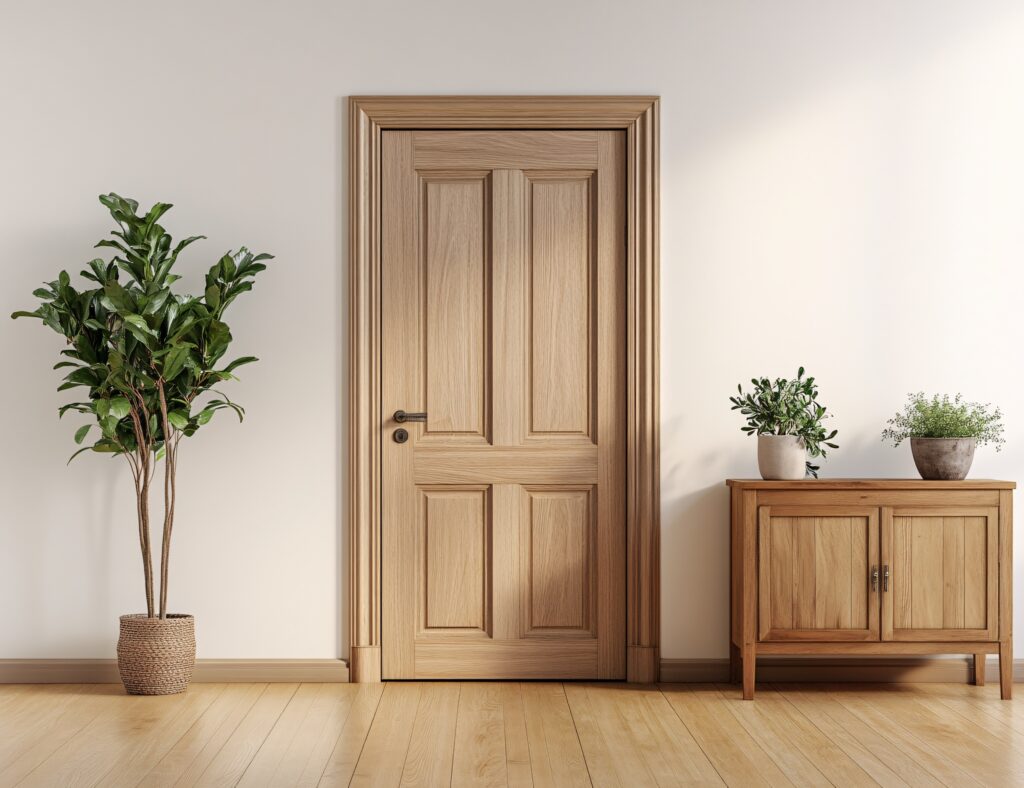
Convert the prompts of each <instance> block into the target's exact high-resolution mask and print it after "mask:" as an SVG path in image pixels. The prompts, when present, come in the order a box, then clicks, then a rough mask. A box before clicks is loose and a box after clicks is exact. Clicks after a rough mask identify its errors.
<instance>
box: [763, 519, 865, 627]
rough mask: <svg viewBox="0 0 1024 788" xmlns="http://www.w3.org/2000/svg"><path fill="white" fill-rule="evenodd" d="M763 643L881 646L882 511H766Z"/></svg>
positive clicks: (764, 520)
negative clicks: (877, 575) (877, 577)
mask: <svg viewBox="0 0 1024 788" xmlns="http://www.w3.org/2000/svg"><path fill="white" fill-rule="evenodd" d="M757 539H758V551H759V561H758V564H759V568H758V575H759V577H758V586H759V588H758V599H759V604H760V610H759V611H758V614H759V615H758V617H759V619H760V623H759V628H758V629H759V638H760V639H761V640H807V641H835V640H840V641H851V640H858V641H868V640H878V639H879V621H878V616H879V604H880V600H879V596H878V586H877V584H876V583H873V581H872V575H873V571H874V570H875V569H877V568H878V510H877V509H875V508H873V507H872V508H868V507H863V508H861V507H828V506H817V507H811V506H786V507H783V506H762V507H760V509H759V510H758V535H757Z"/></svg>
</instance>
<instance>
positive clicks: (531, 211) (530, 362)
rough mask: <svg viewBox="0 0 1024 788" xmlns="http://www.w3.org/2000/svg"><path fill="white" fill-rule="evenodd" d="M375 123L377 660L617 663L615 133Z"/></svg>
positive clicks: (581, 670)
mask: <svg viewBox="0 0 1024 788" xmlns="http://www.w3.org/2000/svg"><path fill="white" fill-rule="evenodd" d="M382 136H383V141H382V167H383V172H382V184H383V185H382V195H381V200H382V203H381V217H382V218H381V221H382V226H381V239H382V240H381V261H382V293H381V305H382V326H381V338H382V339H381V341H382V348H381V351H382V353H381V355H382V373H381V399H382V412H383V413H384V414H385V416H384V418H385V423H384V424H382V425H381V427H382V429H383V430H384V435H383V451H382V457H383V469H382V478H383V484H382V491H383V500H382V502H381V503H382V510H381V511H382V535H381V539H382V542H381V555H382V575H383V576H382V585H381V627H382V635H383V637H382V663H383V664H382V675H383V677H384V678H386V679H401V678H599V679H605V678H606V679H621V678H624V677H625V671H626V654H625V624H626V621H625V602H626V584H625V570H626V566H625V555H626V553H625V531H626V525H625V523H626V520H625V499H626V489H625V486H626V473H625V470H626V469H625V421H626V420H625V407H626V397H625V387H626V372H625V347H626V336H625V305H626V274H625V270H626V267H625V240H624V232H625V158H624V157H625V138H624V137H625V135H624V133H623V132H620V131H559V132H554V131H486V132H481V131H385V132H383V135H382ZM399 410H402V411H406V412H409V413H425V414H426V416H425V421H406V422H404V423H401V424H400V423H398V422H396V421H395V420H394V419H393V417H392V414H393V413H394V412H396V411H399ZM399 429H404V430H406V431H407V433H408V440H407V441H406V442H403V443H399V442H397V441H396V440H395V437H396V431H397V430H399Z"/></svg>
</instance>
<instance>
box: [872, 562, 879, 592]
mask: <svg viewBox="0 0 1024 788" xmlns="http://www.w3.org/2000/svg"><path fill="white" fill-rule="evenodd" d="M876 591H878V567H877V566H872V567H871V592H872V593H875V592H876Z"/></svg>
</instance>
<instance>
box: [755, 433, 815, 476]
mask: <svg viewBox="0 0 1024 788" xmlns="http://www.w3.org/2000/svg"><path fill="white" fill-rule="evenodd" d="M757 469H758V470H759V471H761V478H762V479H787V480H792V479H802V478H804V476H806V475H807V446H806V445H805V444H804V439H803V438H798V437H797V436H796V435H758V436H757Z"/></svg>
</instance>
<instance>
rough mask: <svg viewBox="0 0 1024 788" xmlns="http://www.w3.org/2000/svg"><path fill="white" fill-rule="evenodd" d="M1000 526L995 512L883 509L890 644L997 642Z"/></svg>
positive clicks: (885, 618) (885, 627) (885, 624)
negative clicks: (900, 642) (893, 641)
mask: <svg viewBox="0 0 1024 788" xmlns="http://www.w3.org/2000/svg"><path fill="white" fill-rule="evenodd" d="M998 520H999V518H998V510H997V509H995V508H966V509H965V508H952V507H950V508H946V507H936V508H928V509H906V508H885V509H883V510H882V564H883V567H882V574H883V584H882V585H883V593H882V639H883V640H919V641H920V640H925V641H950V640H953V641H957V640H974V641H978V640H997V639H998V636H999V629H998V615H997V613H998V611H997V600H998V591H997V579H998V572H999V565H998V541H999V536H998ZM886 569H888V572H889V577H888V583H886V582H885V570H886Z"/></svg>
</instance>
